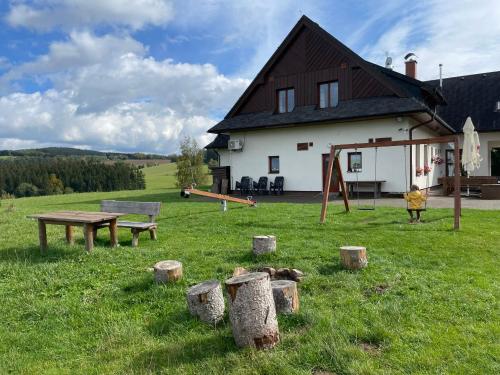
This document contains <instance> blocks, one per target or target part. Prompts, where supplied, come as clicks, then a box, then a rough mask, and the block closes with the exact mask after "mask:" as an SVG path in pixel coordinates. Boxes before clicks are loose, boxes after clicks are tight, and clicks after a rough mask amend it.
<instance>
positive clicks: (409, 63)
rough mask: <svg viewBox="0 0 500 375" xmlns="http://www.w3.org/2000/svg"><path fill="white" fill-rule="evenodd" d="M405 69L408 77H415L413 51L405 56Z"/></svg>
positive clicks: (415, 67)
mask: <svg viewBox="0 0 500 375" xmlns="http://www.w3.org/2000/svg"><path fill="white" fill-rule="evenodd" d="M405 71H406V75H407V76H408V77H411V78H415V79H416V78H417V56H416V55H415V54H414V53H411V52H410V53H409V54H407V55H406V56H405Z"/></svg>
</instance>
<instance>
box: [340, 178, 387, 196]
mask: <svg viewBox="0 0 500 375" xmlns="http://www.w3.org/2000/svg"><path fill="white" fill-rule="evenodd" d="M384 182H385V180H377V181H374V180H372V181H345V183H346V185H347V191H348V193H349V195H350V196H351V197H352V196H354V192H355V191H356V190H355V188H356V187H357V186H359V187H369V188H372V192H373V194H374V195H375V198H380V195H381V193H382V184H383V183H384ZM360 192H361V191H360ZM356 193H357V191H356Z"/></svg>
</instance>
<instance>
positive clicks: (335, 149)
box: [320, 135, 461, 230]
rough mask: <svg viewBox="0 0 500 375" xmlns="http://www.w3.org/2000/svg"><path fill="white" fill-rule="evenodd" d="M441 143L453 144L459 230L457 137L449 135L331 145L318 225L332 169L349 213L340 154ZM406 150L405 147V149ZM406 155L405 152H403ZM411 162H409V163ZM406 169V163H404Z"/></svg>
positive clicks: (325, 206)
mask: <svg viewBox="0 0 500 375" xmlns="http://www.w3.org/2000/svg"><path fill="white" fill-rule="evenodd" d="M442 143H453V144H454V152H453V156H454V163H455V170H454V179H453V181H454V186H455V193H454V216H455V221H454V226H453V227H454V229H456V230H458V229H460V215H461V197H460V145H459V138H458V135H449V136H442V137H434V138H424V139H410V140H401V141H380V142H372V143H346V144H339V145H332V146H331V147H330V158H329V160H328V169H327V171H326V178H325V186H324V189H323V203H322V206H321V216H320V223H321V224H323V223H324V222H325V220H326V211H327V209H328V196H329V192H330V185H331V180H332V174H333V168H335V171H336V172H337V176H338V181H339V186H340V190H341V193H342V198H343V200H344V206H345V211H346V212H350V206H349V193H348V192H347V189H346V184H345V182H344V177H343V175H342V169H341V167H340V161H339V158H340V152H341V151H342V150H345V149H359V148H375V150H377V149H378V148H379V147H394V146H413V145H422V144H423V145H428V144H442ZM405 148H406V147H405ZM405 155H406V150H405ZM410 162H411V161H410ZM405 168H406V161H405Z"/></svg>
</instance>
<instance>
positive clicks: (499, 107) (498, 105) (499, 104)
mask: <svg viewBox="0 0 500 375" xmlns="http://www.w3.org/2000/svg"><path fill="white" fill-rule="evenodd" d="M495 112H500V100H499V101H497V102H496V103H495Z"/></svg>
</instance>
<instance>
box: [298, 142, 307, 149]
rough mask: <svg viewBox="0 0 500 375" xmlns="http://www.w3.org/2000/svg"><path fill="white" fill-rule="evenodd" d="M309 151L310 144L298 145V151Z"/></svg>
mask: <svg viewBox="0 0 500 375" xmlns="http://www.w3.org/2000/svg"><path fill="white" fill-rule="evenodd" d="M307 150H309V143H307V142H305V143H297V151H307Z"/></svg>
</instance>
